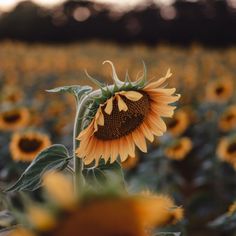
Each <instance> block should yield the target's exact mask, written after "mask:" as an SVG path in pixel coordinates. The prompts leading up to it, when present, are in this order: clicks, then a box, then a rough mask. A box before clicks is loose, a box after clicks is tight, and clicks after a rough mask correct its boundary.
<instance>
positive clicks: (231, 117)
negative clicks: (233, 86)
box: [219, 105, 236, 132]
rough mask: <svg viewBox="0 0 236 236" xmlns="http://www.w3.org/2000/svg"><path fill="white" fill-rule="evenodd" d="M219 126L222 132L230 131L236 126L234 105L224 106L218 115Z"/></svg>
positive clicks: (235, 108) (235, 106)
mask: <svg viewBox="0 0 236 236" xmlns="http://www.w3.org/2000/svg"><path fill="white" fill-rule="evenodd" d="M219 128H220V130H222V131H224V132H228V131H232V130H233V129H235V128H236V105H232V106H230V107H227V108H226V110H225V111H224V113H223V114H222V115H221V117H220V120H219Z"/></svg>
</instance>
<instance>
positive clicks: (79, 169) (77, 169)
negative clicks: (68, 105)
mask: <svg viewBox="0 0 236 236" xmlns="http://www.w3.org/2000/svg"><path fill="white" fill-rule="evenodd" d="M99 93H100V91H98V90H96V91H94V92H92V93H90V94H88V95H86V96H85V97H84V98H83V99H82V100H81V101H78V100H76V102H77V110H76V115H75V122H74V129H73V159H74V189H75V193H76V195H78V194H79V190H80V186H82V185H83V184H84V176H83V168H84V165H83V160H82V159H81V158H80V157H77V155H76V149H77V147H78V146H79V140H77V139H76V138H77V136H78V135H79V134H80V132H81V131H82V130H83V128H84V127H83V118H84V115H85V112H86V110H87V109H88V107H89V104H90V103H91V102H92V101H93V100H92V99H91V98H92V97H94V96H97V95H98V94H99Z"/></svg>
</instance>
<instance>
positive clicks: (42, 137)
mask: <svg viewBox="0 0 236 236" xmlns="http://www.w3.org/2000/svg"><path fill="white" fill-rule="evenodd" d="M50 145H51V141H50V138H49V137H48V136H47V135H46V134H43V133H40V132H36V131H24V132H16V133H14V134H13V136H12V138H11V142H10V152H11V155H12V158H13V160H14V161H23V162H31V161H32V160H33V159H34V158H35V157H36V155H37V154H38V153H39V152H40V151H42V150H43V149H45V148H47V147H48V146H50Z"/></svg>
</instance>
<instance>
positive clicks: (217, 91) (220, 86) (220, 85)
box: [206, 79, 234, 103]
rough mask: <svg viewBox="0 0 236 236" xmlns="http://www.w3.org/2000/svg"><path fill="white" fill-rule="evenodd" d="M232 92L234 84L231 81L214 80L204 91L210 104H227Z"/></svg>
mask: <svg viewBox="0 0 236 236" xmlns="http://www.w3.org/2000/svg"><path fill="white" fill-rule="evenodd" d="M233 92H234V84H233V81H232V80H231V79H222V80H216V81H212V82H211V83H209V85H208V86H207V90H206V97H207V100H208V101H210V102H217V103H222V102H227V101H229V99H230V98H231V97H232V95H233Z"/></svg>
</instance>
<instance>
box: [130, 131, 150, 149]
mask: <svg viewBox="0 0 236 236" xmlns="http://www.w3.org/2000/svg"><path fill="white" fill-rule="evenodd" d="M132 137H133V140H134V142H135V144H136V145H137V147H138V148H139V149H140V150H141V151H142V152H147V145H146V141H145V138H144V136H143V135H142V134H140V131H139V130H136V131H134V132H133V133H132Z"/></svg>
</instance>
